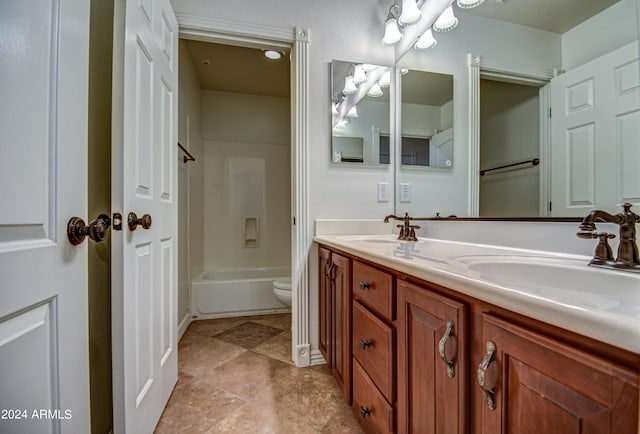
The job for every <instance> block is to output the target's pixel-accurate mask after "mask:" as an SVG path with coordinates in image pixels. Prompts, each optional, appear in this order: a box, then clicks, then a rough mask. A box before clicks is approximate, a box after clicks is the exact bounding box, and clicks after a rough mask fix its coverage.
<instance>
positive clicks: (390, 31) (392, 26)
mask: <svg viewBox="0 0 640 434" xmlns="http://www.w3.org/2000/svg"><path fill="white" fill-rule="evenodd" d="M400 12H401V11H400V6H398V5H396V4H394V5H392V6H391V7H390V8H389V14H388V15H387V20H386V22H385V24H384V37H383V38H382V43H383V44H384V45H395V44H397V43H398V42H400V41H401V40H402V33H400V28H399V27H398V16H399V14H400Z"/></svg>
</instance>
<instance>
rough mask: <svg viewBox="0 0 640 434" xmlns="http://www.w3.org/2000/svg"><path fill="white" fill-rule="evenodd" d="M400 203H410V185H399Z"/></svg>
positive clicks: (404, 183)
mask: <svg viewBox="0 0 640 434" xmlns="http://www.w3.org/2000/svg"><path fill="white" fill-rule="evenodd" d="M400 202H411V183H409V182H401V183H400Z"/></svg>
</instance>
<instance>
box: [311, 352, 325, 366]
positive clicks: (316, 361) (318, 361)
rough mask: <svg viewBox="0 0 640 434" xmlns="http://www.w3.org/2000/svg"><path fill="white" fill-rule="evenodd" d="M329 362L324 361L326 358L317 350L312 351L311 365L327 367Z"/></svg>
mask: <svg viewBox="0 0 640 434" xmlns="http://www.w3.org/2000/svg"><path fill="white" fill-rule="evenodd" d="M326 364H327V362H326V360H325V359H324V356H323V355H322V353H321V352H320V350H318V349H315V350H311V359H310V365H311V366H313V365H326Z"/></svg>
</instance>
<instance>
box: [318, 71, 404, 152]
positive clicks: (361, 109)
mask: <svg viewBox="0 0 640 434" xmlns="http://www.w3.org/2000/svg"><path fill="white" fill-rule="evenodd" d="M390 71H391V68H390V67H387V66H378V65H371V64H361V63H352V62H341V61H333V62H332V64H331V78H332V80H331V99H332V101H331V112H332V131H331V138H332V140H331V161H332V162H334V163H361V164H389V140H388V138H389V124H390V109H389V101H390V99H389V92H388V90H389V89H388V88H389V82H390Z"/></svg>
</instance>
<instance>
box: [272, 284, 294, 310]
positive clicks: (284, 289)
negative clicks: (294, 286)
mask: <svg viewBox="0 0 640 434" xmlns="http://www.w3.org/2000/svg"><path fill="white" fill-rule="evenodd" d="M273 293H274V294H275V295H276V297H277V298H278V300H280V302H281V303H282V304H284V305H286V306H287V307H291V278H290V277H282V278H278V279H276V280H274V281H273Z"/></svg>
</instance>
